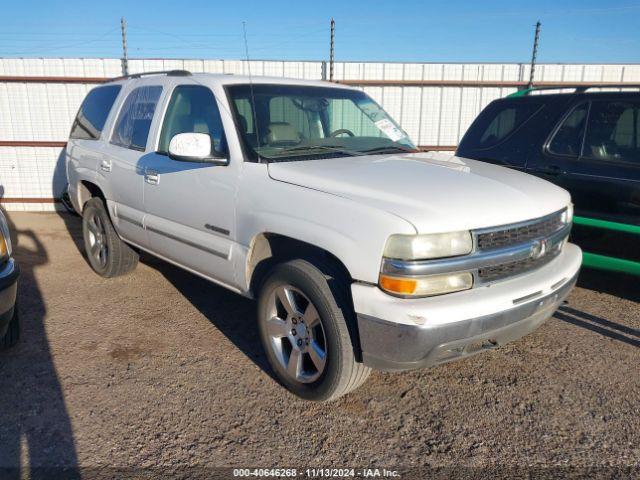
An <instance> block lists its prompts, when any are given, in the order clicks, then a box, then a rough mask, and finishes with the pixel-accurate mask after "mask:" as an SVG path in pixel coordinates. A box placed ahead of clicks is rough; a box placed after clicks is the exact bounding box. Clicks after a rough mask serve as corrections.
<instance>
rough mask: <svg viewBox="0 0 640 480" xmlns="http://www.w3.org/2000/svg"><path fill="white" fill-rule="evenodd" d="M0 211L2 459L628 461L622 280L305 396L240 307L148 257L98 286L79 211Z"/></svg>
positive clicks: (629, 307)
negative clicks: (325, 396)
mask: <svg viewBox="0 0 640 480" xmlns="http://www.w3.org/2000/svg"><path fill="white" fill-rule="evenodd" d="M8 216H9V218H10V220H11V224H12V225H11V228H12V230H13V231H14V232H15V234H16V238H15V239H14V242H15V256H16V258H17V260H18V261H19V263H20V265H21V267H22V277H21V281H20V292H19V304H20V313H21V318H22V326H23V329H22V339H21V341H20V343H19V345H18V346H17V347H16V348H14V349H12V350H10V351H8V352H5V353H2V354H0V378H1V381H2V384H1V385H2V386H1V388H0V467H13V468H21V471H20V473H21V474H23V475H24V474H26V473H27V472H29V471H31V472H34V471H38V468H40V467H61V466H64V467H69V468H71V469H75V468H77V467H82V468H86V469H91V468H95V467H116V468H126V467H135V468H150V469H152V470H153V468H154V467H157V469H156V470H155V471H156V472H162V471H163V470H162V469H163V468H167V469H168V468H169V467H178V468H180V467H187V466H189V467H194V466H197V467H202V468H209V467H243V468H244V467H247V468H248V467H281V468H285V467H286V468H298V469H303V468H306V467H314V468H327V467H370V468H375V467H378V468H383V467H386V468H387V469H400V470H401V471H408V472H410V471H411V470H410V469H411V468H417V467H420V468H424V467H447V466H452V465H456V466H457V467H459V468H467V467H468V468H469V469H468V471H474V468H479V467H483V468H486V467H492V466H499V467H501V468H506V467H510V466H520V467H523V466H546V467H548V466H556V467H565V468H566V467H578V468H581V467H607V466H615V467H635V468H638V467H639V466H640V373H639V369H638V367H639V360H640V348H639V347H640V303H637V302H638V301H639V300H640V298H639V296H640V295H639V290H640V288H638V281H637V279H632V278H622V277H617V276H613V275H603V274H593V273H589V272H585V274H584V275H583V278H582V279H581V282H580V285H581V287H580V288H577V289H576V290H575V291H574V292H573V293H572V294H571V296H570V298H569V300H568V304H567V305H565V306H563V307H561V311H560V312H558V313H557V314H556V316H555V318H553V319H550V320H549V321H548V322H546V323H545V324H544V325H543V326H542V327H541V328H540V329H539V330H537V331H536V332H534V333H533V334H531V335H529V336H527V337H525V338H524V339H522V340H520V341H517V342H515V343H513V344H510V345H508V346H505V347H502V348H500V349H497V350H495V351H492V352H489V353H484V354H482V355H481V356H476V357H473V358H471V359H468V360H465V361H461V362H458V363H451V364H448V365H443V366H439V367H436V368H433V369H428V370H420V371H414V372H408V373H401V374H388V373H374V374H373V375H372V376H371V378H370V379H369V381H368V382H367V383H366V384H365V385H364V386H363V387H362V388H360V389H359V390H357V391H356V392H354V393H352V394H350V395H348V396H347V397H344V398H342V399H340V400H338V401H337V402H334V403H331V404H314V403H309V402H304V401H301V400H298V399H297V398H295V397H294V396H292V395H290V394H289V393H288V392H287V391H285V390H284V389H283V388H282V387H281V386H279V385H278V384H277V383H276V382H275V381H274V380H273V379H272V377H271V376H270V373H269V367H268V366H267V364H266V360H265V357H264V355H263V353H262V349H261V347H260V343H259V339H258V335H257V331H256V328H255V322H254V309H255V306H254V303H253V302H252V301H250V300H247V299H244V298H242V297H240V296H238V295H235V294H233V293H231V292H228V291H226V290H224V289H222V288H219V287H217V286H214V285H212V284H210V283H207V282H206V281H204V280H202V279H200V278H198V277H195V276H193V275H191V274H188V273H186V272H183V271H181V270H179V269H178V268H175V267H173V266H170V265H168V264H166V263H163V262H161V261H159V260H156V259H153V258H152V257H149V256H144V257H143V259H142V262H141V263H140V265H139V266H138V268H137V269H136V270H135V271H134V272H133V274H131V275H129V276H126V277H122V278H118V279H111V280H105V279H102V278H100V277H98V276H97V275H96V274H94V273H93V272H92V270H91V269H90V268H89V266H88V264H87V263H86V261H85V259H84V257H83V255H82V253H81V249H80V242H81V237H80V231H81V224H80V219H79V218H78V217H73V216H70V215H67V214H57V213H48V214H45V213H9V214H8ZM16 471H17V470H15V471H13V472H14V473H15V472H16ZM211 471H212V472H213V471H214V470H211ZM605 471H606V469H605ZM636 472H638V470H636ZM407 475H408V474H407ZM406 478H409V477H408V476H407V477H406Z"/></svg>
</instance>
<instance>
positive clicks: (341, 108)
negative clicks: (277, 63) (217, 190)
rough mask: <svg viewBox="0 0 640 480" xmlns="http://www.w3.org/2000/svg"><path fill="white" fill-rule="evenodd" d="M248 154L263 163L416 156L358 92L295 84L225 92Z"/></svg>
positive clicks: (384, 116) (231, 88) (396, 128)
mask: <svg viewBox="0 0 640 480" xmlns="http://www.w3.org/2000/svg"><path fill="white" fill-rule="evenodd" d="M228 92H229V96H230V100H231V104H232V105H233V108H234V110H235V112H234V113H235V117H236V124H237V125H238V129H239V130H240V136H241V137H242V140H243V141H244V144H245V146H246V147H247V150H248V151H249V153H250V154H251V156H252V157H253V158H254V159H255V158H262V159H266V160H267V161H283V160H284V161H288V160H305V159H316V158H321V157H323V158H327V157H340V156H357V155H367V154H375V153H395V152H412V151H416V147H415V145H414V144H413V143H412V142H411V140H410V139H409V137H408V136H407V134H406V133H405V132H404V131H403V130H402V129H401V128H400V126H399V125H398V124H397V123H395V122H394V121H393V119H391V117H389V115H387V113H386V112H385V111H384V110H382V108H380V106H379V105H378V104H377V103H375V102H374V101H373V100H372V99H371V98H369V97H368V96H367V95H366V94H365V93H364V92H361V91H359V90H350V89H346V88H345V89H342V88H330V87H308V86H299V85H264V84H258V85H253V86H251V85H232V86H229V87H228Z"/></svg>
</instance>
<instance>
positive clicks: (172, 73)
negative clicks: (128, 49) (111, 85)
mask: <svg viewBox="0 0 640 480" xmlns="http://www.w3.org/2000/svg"><path fill="white" fill-rule="evenodd" d="M151 75H166V76H167V77H189V76H191V72H189V71H188V70H160V71H157V72H140V73H132V74H131V75H122V76H120V77H115V78H111V79H109V80H108V81H109V82H115V81H117V80H126V79H129V78H142V77H147V76H151Z"/></svg>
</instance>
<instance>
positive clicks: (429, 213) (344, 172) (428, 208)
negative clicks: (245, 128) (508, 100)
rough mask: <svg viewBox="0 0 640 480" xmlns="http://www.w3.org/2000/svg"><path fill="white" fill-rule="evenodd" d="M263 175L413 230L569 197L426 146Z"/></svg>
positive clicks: (516, 218)
mask: <svg viewBox="0 0 640 480" xmlns="http://www.w3.org/2000/svg"><path fill="white" fill-rule="evenodd" d="M269 175H270V176H271V178H273V179H274V180H278V181H281V182H287V183H291V184H294V185H299V186H302V187H306V188H311V189H314V190H319V191H322V192H326V193H329V194H332V195H338V196H341V197H345V198H348V199H351V200H353V201H356V202H361V203H364V204H367V205H369V206H371V207H374V208H378V209H382V210H385V211H387V212H389V213H392V214H394V215H397V216H399V217H402V218H404V219H405V220H407V221H408V222H410V223H412V224H413V225H414V227H415V228H416V230H417V231H418V232H419V233H436V232H448V231H456V230H470V229H476V228H485V227H493V226H498V225H504V224H508V223H515V222H520V221H524V220H530V219H533V218H537V217H541V216H544V215H547V214H549V213H553V212H555V211H558V210H560V209H562V208H564V207H565V206H567V204H568V203H569V202H570V197H569V193H568V192H566V191H565V190H563V189H561V188H559V187H557V186H555V185H553V184H552V183H549V182H547V181H545V180H542V179H539V178H537V177H534V176H532V175H528V174H525V173H521V172H518V171H516V170H511V169H508V168H505V167H499V166H496V165H492V164H489V163H483V162H478V161H476V160H469V159H466V158H460V157H456V156H453V155H446V154H441V153H431V152H430V153H415V154H400V155H375V156H361V157H346V158H332V159H322V160H305V161H297V162H296V161H294V162H280V163H270V164H269Z"/></svg>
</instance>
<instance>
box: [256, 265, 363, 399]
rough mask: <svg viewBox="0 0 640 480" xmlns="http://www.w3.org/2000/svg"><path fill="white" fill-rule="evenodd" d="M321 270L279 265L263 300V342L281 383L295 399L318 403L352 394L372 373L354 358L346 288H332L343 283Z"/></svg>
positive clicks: (260, 319) (262, 294)
mask: <svg viewBox="0 0 640 480" xmlns="http://www.w3.org/2000/svg"><path fill="white" fill-rule="evenodd" d="M319 267H320V268H319ZM322 267H323V266H322V265H319V266H315V265H313V264H311V263H309V262H307V261H305V260H292V261H289V262H286V263H284V264H281V265H278V266H276V267H275V268H274V269H273V271H272V272H271V274H270V275H269V277H268V278H267V280H266V282H265V283H264V285H263V287H262V289H261V290H260V296H259V301H258V325H259V329H260V336H261V339H262V344H263V346H264V349H265V352H266V354H267V358H268V360H269V363H270V364H271V366H272V368H273V370H274V372H275V373H276V375H277V377H278V379H279V380H280V381H281V382H282V384H283V385H284V386H286V387H287V388H288V389H289V390H290V391H292V392H293V393H295V394H296V395H298V396H300V397H302V398H305V399H308V400H316V401H328V400H334V399H336V398H338V397H340V396H342V395H344V394H346V393H348V392H350V391H351V390H353V389H355V388H357V387H358V386H360V385H361V384H362V383H363V382H364V381H365V380H366V379H367V377H368V376H369V373H370V369H369V368H368V367H365V366H364V365H363V364H362V363H359V362H357V361H356V358H355V355H354V350H353V345H352V342H351V337H350V334H349V329H348V326H347V322H348V321H353V319H352V316H353V313H352V308H351V306H350V303H349V302H348V300H347V298H348V297H347V296H346V295H345V292H344V290H342V289H343V288H346V287H345V286H344V284H340V285H341V286H340V288H336V287H335V286H334V288H333V290H332V288H331V287H330V285H332V284H335V283H336V281H337V280H338V279H336V278H335V277H336V275H335V274H333V275H332V274H331V273H328V272H329V271H330V269H328V268H322Z"/></svg>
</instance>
